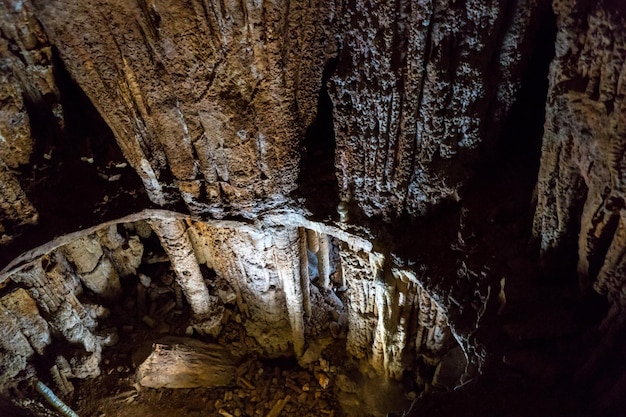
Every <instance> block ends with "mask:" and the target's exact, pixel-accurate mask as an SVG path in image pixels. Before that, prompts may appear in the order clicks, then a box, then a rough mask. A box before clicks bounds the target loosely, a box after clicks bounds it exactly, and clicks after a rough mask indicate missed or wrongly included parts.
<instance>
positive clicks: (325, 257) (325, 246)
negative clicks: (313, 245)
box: [317, 233, 330, 289]
mask: <svg viewBox="0 0 626 417" xmlns="http://www.w3.org/2000/svg"><path fill="white" fill-rule="evenodd" d="M318 236H319V250H318V251H317V264H318V269H319V274H320V286H321V287H322V288H325V289H329V288H330V242H329V239H328V235H326V234H324V233H320V234H319V235H318Z"/></svg>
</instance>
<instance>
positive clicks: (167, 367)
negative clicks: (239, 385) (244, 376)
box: [137, 337, 236, 388]
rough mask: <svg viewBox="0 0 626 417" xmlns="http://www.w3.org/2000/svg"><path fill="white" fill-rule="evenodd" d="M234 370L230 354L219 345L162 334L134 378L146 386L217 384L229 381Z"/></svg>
mask: <svg viewBox="0 0 626 417" xmlns="http://www.w3.org/2000/svg"><path fill="white" fill-rule="evenodd" d="M235 370H236V365H235V362H234V360H233V358H232V357H231V356H230V354H229V353H228V350H227V349H225V348H224V347H222V346H220V345H216V344H209V343H203V342H200V341H198V340H195V339H189V338H179V337H166V338H164V339H160V340H159V341H157V342H156V343H154V344H153V348H152V353H151V354H150V356H148V358H147V359H146V360H145V361H144V362H143V363H142V364H141V365H139V367H138V369H137V382H139V384H141V385H142V386H144V387H149V388H197V387H208V388H210V387H221V386H227V385H229V384H231V383H232V382H233V378H234V375H235Z"/></svg>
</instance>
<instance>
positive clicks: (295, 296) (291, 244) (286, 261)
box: [273, 228, 304, 357]
mask: <svg viewBox="0 0 626 417" xmlns="http://www.w3.org/2000/svg"><path fill="white" fill-rule="evenodd" d="M300 234H301V233H300V232H299V231H298V229H296V228H278V229H276V230H274V231H273V238H274V257H275V260H276V269H277V271H278V276H279V277H280V280H281V281H282V283H283V290H284V291H285V301H286V304H287V313H288V314H289V323H290V324H291V331H292V335H293V336H292V337H293V348H294V351H295V353H296V355H297V356H298V357H299V356H302V353H303V352H304V297H303V291H302V285H301V279H300V278H301V268H300V250H301V247H302V245H301V243H300V241H299V240H300Z"/></svg>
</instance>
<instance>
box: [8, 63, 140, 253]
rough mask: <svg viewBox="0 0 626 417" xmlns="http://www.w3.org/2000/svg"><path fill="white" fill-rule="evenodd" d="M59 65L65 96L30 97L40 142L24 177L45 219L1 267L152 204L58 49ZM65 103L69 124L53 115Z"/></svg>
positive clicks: (57, 79)
mask: <svg viewBox="0 0 626 417" xmlns="http://www.w3.org/2000/svg"><path fill="white" fill-rule="evenodd" d="M53 69H54V77H55V82H56V85H57V87H58V89H59V92H60V100H58V99H57V97H56V96H54V95H48V96H44V97H43V98H42V99H41V100H34V99H33V98H32V97H30V98H29V97H26V98H25V102H26V106H27V111H28V116H29V119H30V123H31V130H32V136H33V139H34V141H35V146H34V152H33V155H32V156H31V163H30V164H29V165H28V166H27V167H23V168H22V172H21V174H20V177H19V179H20V183H21V186H22V188H23V189H24V191H25V193H26V195H27V197H28V199H29V200H30V201H31V202H32V203H33V205H34V206H35V208H36V209H37V211H38V212H39V223H38V224H37V225H35V226H30V227H27V228H25V229H24V230H23V233H22V235H21V236H19V237H17V238H15V239H14V240H13V241H12V242H11V245H9V246H8V247H6V248H3V250H2V251H0V265H5V264H7V263H8V262H9V261H10V260H11V259H13V258H14V257H15V256H17V255H19V254H20V253H22V252H24V251H25V250H28V249H31V248H33V247H36V246H38V245H41V244H43V243H45V242H47V241H50V240H52V239H53V238H54V237H56V236H60V235H63V234H66V233H68V232H74V231H77V230H80V229H83V228H87V227H90V226H93V225H96V224H98V223H101V222H103V221H107V220H111V219H114V218H119V217H123V216H125V215H127V214H130V213H133V212H136V211H139V210H141V209H144V208H146V207H149V206H150V203H149V201H148V199H147V197H146V195H145V191H144V189H143V185H142V183H141V181H140V179H139V177H138V176H137V174H136V173H135V171H134V170H133V169H132V168H131V167H130V166H129V165H128V163H127V162H126V160H125V158H124V156H123V154H122V152H121V150H120V148H119V146H118V144H117V142H116V141H115V137H114V136H113V133H112V132H111V129H110V128H109V127H108V125H107V124H106V122H105V121H104V120H103V119H102V117H101V116H100V114H99V113H98V111H97V110H96V108H95V107H94V105H93V103H92V102H91V101H90V99H89V98H88V97H87V95H86V94H85V93H84V92H83V90H82V89H81V88H80V87H79V86H78V85H77V84H76V82H75V81H74V80H73V79H72V78H71V76H70V75H69V73H68V72H67V70H66V69H65V67H64V65H63V62H62V61H61V59H60V58H59V56H58V54H57V53H56V51H55V52H54V56H53ZM59 101H60V106H61V108H62V112H63V120H64V123H63V126H62V125H61V121H60V119H59V118H58V117H56V116H55V114H54V113H53V111H54V109H55V108H56V109H58V108H59ZM57 111H58V110H57Z"/></svg>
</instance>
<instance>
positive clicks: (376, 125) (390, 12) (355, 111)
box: [329, 0, 547, 219]
mask: <svg viewBox="0 0 626 417" xmlns="http://www.w3.org/2000/svg"><path fill="white" fill-rule="evenodd" d="M542 4H543V5H545V4H547V2H545V1H532V0H531V1H520V2H516V3H515V5H514V6H512V7H511V8H509V7H508V5H507V4H505V3H503V2H475V3H471V4H470V3H466V2H454V1H448V0H437V1H429V2H407V3H406V4H404V3H403V5H402V6H401V7H396V5H395V4H393V3H388V2H369V1H355V2H351V3H344V4H343V5H342V8H341V13H342V15H343V16H344V19H343V20H342V25H341V30H340V33H341V41H342V45H343V47H342V49H341V52H340V54H339V57H338V58H339V59H338V63H337V69H336V72H335V74H334V75H333V77H332V78H331V79H330V82H329V91H330V94H331V97H332V100H333V104H334V106H335V107H334V112H333V116H334V122H335V124H334V129H335V132H336V136H337V138H336V140H337V149H336V154H335V167H336V173H337V178H338V180H339V188H340V193H341V197H342V199H343V200H345V201H355V202H356V203H357V204H358V206H359V208H360V209H361V210H362V211H363V212H364V213H365V215H367V216H376V217H383V218H386V219H394V218H397V217H398V216H399V215H400V214H401V213H402V212H403V211H406V212H408V213H409V214H410V215H420V214H424V213H426V212H427V211H428V210H429V209H430V208H432V207H433V206H436V205H438V204H439V203H441V202H442V201H446V200H458V199H459V196H460V193H461V191H460V188H461V186H462V185H463V184H464V183H465V181H466V180H467V176H468V173H470V172H471V170H468V169H467V168H460V167H459V165H463V166H464V167H469V166H470V165H471V163H470V161H472V160H473V159H474V158H475V157H476V149H477V148H478V147H479V146H480V144H481V143H483V142H487V143H489V142H492V141H493V139H494V138H495V135H497V134H498V133H499V129H500V126H501V124H502V122H503V121H504V120H503V119H504V117H505V115H506V114H507V110H508V109H509V108H510V106H511V104H512V103H513V101H514V99H515V91H516V90H517V86H518V85H519V78H520V69H521V67H522V65H523V63H524V60H525V59H526V58H525V57H526V55H527V53H526V48H528V45H529V39H531V38H532V27H533V24H532V22H533V21H534V19H535V18H536V17H537V14H538V13H539V10H540V9H541V5H542ZM505 16H506V17H505ZM509 19H510V20H509ZM505 21H506V23H504V22H505ZM373 28H380V29H378V30H373ZM478 28H480V29H479V30H478ZM453 167H455V168H454V169H453ZM457 168H458V169H457Z"/></svg>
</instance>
